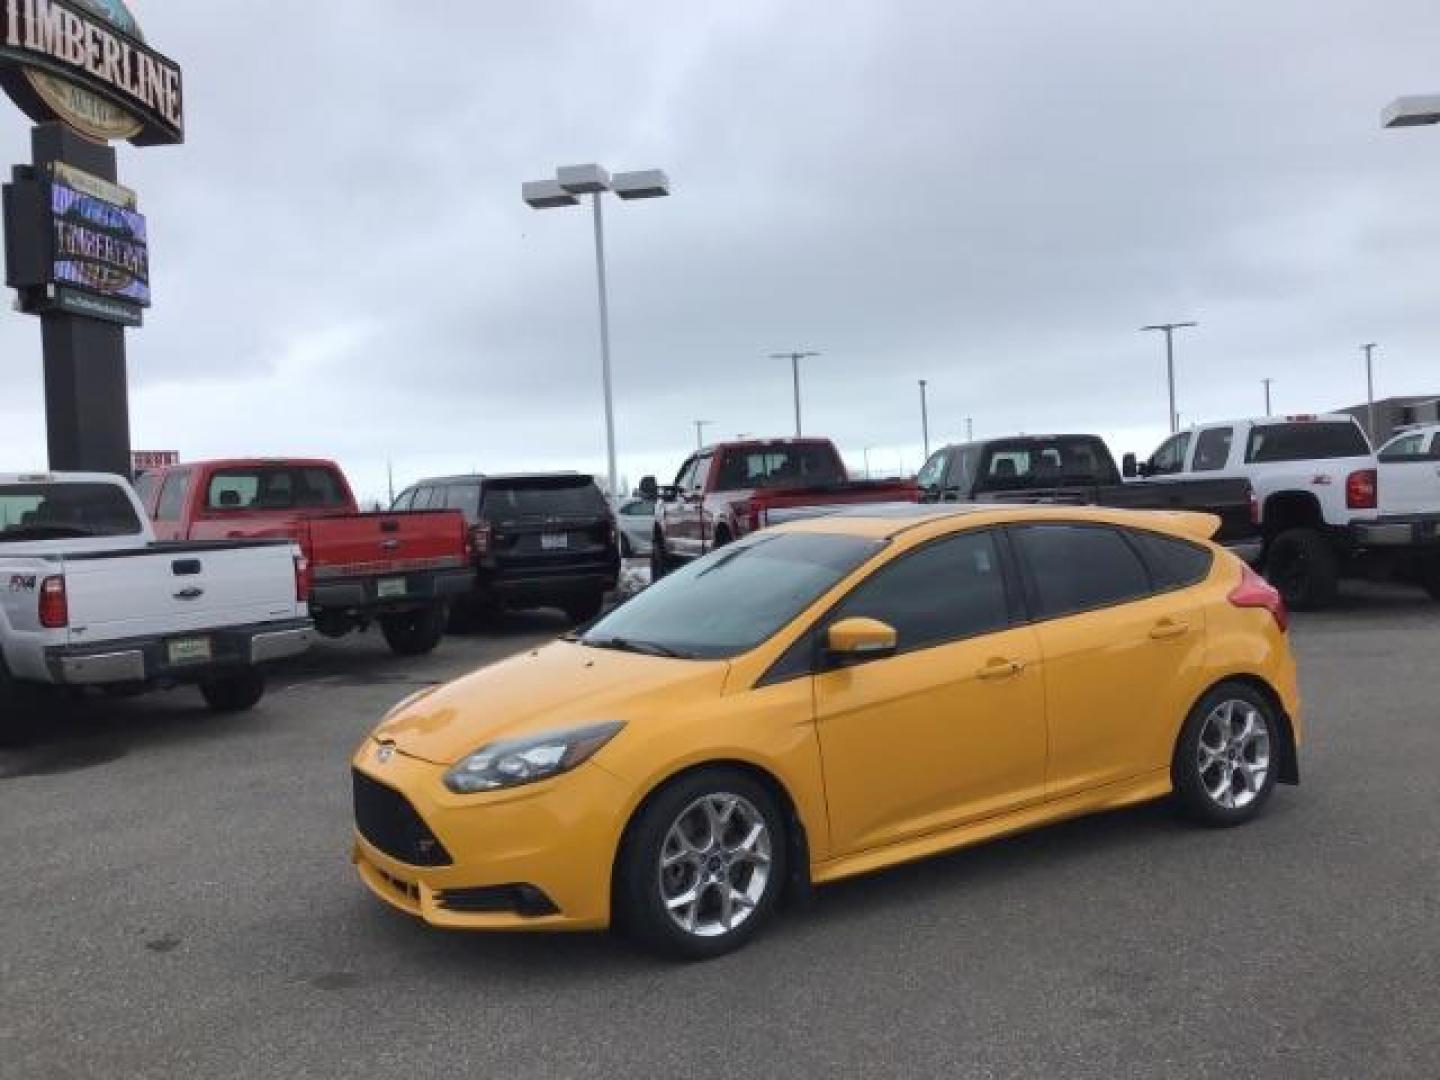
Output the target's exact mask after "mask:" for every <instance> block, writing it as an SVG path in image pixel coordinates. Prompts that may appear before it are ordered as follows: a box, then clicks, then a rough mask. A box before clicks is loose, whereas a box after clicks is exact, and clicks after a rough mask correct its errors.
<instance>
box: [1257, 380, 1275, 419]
mask: <svg viewBox="0 0 1440 1080" xmlns="http://www.w3.org/2000/svg"><path fill="white" fill-rule="evenodd" d="M1260 381H1261V382H1262V383H1264V384H1265V415H1266V416H1274V415H1275V414H1274V413H1273V412H1271V411H1270V384H1271V383H1272V382H1274V381H1275V380H1274V379H1261V380H1260Z"/></svg>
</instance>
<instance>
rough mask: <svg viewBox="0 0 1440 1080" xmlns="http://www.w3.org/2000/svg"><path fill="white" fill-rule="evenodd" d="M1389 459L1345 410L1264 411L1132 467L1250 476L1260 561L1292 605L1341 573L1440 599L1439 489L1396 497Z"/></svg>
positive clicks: (1180, 475) (1147, 472) (1329, 597)
mask: <svg viewBox="0 0 1440 1080" xmlns="http://www.w3.org/2000/svg"><path fill="white" fill-rule="evenodd" d="M1392 445H1393V444H1392ZM1432 445H1433V444H1432ZM1387 450H1388V447H1387ZM1387 456H1390V455H1387V454H1385V453H1382V454H1381V456H1380V458H1379V459H1378V460H1377V458H1376V456H1375V454H1374V453H1373V451H1372V450H1371V449H1370V441H1369V440H1368V439H1367V438H1366V437H1365V431H1364V429H1363V428H1361V427H1360V425H1359V423H1358V422H1357V421H1356V420H1355V418H1354V417H1352V416H1349V415H1346V414H1343V413H1336V414H1331V415H1318V416H1286V417H1264V418H1260V419H1252V420H1228V421H1223V422H1221V423H1214V424H1203V425H1200V426H1197V427H1194V428H1192V429H1190V430H1189V431H1183V432H1181V433H1180V434H1178V435H1173V436H1171V437H1170V438H1169V439H1167V440H1166V441H1165V442H1164V443H1162V444H1161V445H1160V447H1159V449H1157V450H1156V451H1155V453H1154V454H1153V455H1152V456H1151V457H1150V459H1149V461H1147V462H1145V463H1144V464H1141V465H1140V466H1139V467H1138V469H1136V470H1135V471H1136V472H1138V473H1139V474H1140V475H1142V476H1146V477H1149V478H1151V479H1154V480H1168V479H1176V480H1180V479H1193V478H1195V477H1200V476H1211V477H1235V476H1240V477H1245V478H1246V479H1248V480H1249V481H1250V484H1251V487H1252V488H1253V490H1254V492H1255V499H1256V502H1257V506H1256V509H1257V512H1258V514H1259V521H1260V526H1261V530H1262V532H1263V534H1264V543H1265V547H1264V554H1263V556H1262V560H1263V562H1262V565H1263V566H1264V569H1265V573H1266V576H1267V577H1269V578H1270V580H1271V582H1273V583H1274V585H1275V586H1276V588H1278V589H1279V590H1280V592H1281V594H1282V595H1283V596H1284V597H1285V602H1286V603H1287V604H1289V605H1290V606H1291V607H1293V608H1296V609H1300V610H1304V609H1314V608H1321V607H1324V606H1326V605H1327V604H1329V603H1330V602H1331V601H1333V600H1334V599H1335V594H1336V591H1337V589H1338V587H1339V582H1340V579H1341V577H1342V576H1343V575H1346V574H1351V575H1363V576H1367V577H1378V576H1382V575H1394V576H1400V577H1404V578H1408V579H1414V580H1418V581H1420V582H1421V583H1422V584H1424V585H1425V587H1426V588H1427V589H1429V590H1430V593H1431V595H1432V596H1435V597H1436V598H1437V599H1440V487H1437V488H1436V489H1433V490H1432V493H1431V494H1430V495H1429V496H1425V497H1411V496H1405V497H1403V498H1402V496H1401V495H1400V491H1401V486H1402V485H1401V477H1400V476H1399V475H1398V474H1396V473H1393V472H1392V469H1394V468H1395V467H1396V462H1394V461H1393V460H1387ZM1436 463H1437V464H1440V459H1437V462H1436ZM1432 468H1433V465H1432ZM1127 471H1128V470H1127Z"/></svg>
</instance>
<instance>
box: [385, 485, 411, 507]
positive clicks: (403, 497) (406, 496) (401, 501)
mask: <svg viewBox="0 0 1440 1080" xmlns="http://www.w3.org/2000/svg"><path fill="white" fill-rule="evenodd" d="M414 503H415V489H414V488H406V489H405V490H404V491H402V492H401V493H400V496H399V498H397V499H396V500H395V501H394V502H393V503H392V504H391V505H390V509H391V510H409V509H410V507H411V506H413V505H414Z"/></svg>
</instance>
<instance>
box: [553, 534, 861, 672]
mask: <svg viewBox="0 0 1440 1080" xmlns="http://www.w3.org/2000/svg"><path fill="white" fill-rule="evenodd" d="M881 546H882V542H881V541H877V540H867V539H864V538H862V537H856V536H840V535H835V534H830V533H801V532H797V533H784V532H782V533H761V534H759V535H757V536H754V537H752V538H750V539H747V540H743V541H741V542H739V543H737V544H732V545H730V546H729V547H724V548H721V549H720V550H718V551H714V552H711V553H710V554H709V555H707V556H706V557H705V558H703V559H700V560H698V561H696V562H694V563H691V564H690V565H689V566H686V567H685V568H684V569H682V570H678V571H676V572H675V573H674V574H671V575H670V576H669V577H665V578H662V579H661V580H660V581H658V582H656V583H655V584H654V585H652V586H650V588H648V589H646V590H645V591H644V592H642V593H640V594H639V595H638V596H636V597H635V598H634V599H632V600H630V601H629V602H628V603H626V604H624V605H622V606H621V607H619V608H616V609H615V610H614V611H612V612H611V613H610V614H609V615H606V616H605V617H604V618H602V619H601V620H600V621H599V622H597V623H595V624H594V625H593V626H591V627H590V628H589V629H588V630H586V632H585V633H584V634H583V635H582V636H581V637H580V639H579V640H580V641H581V642H582V643H583V644H586V645H591V646H594V647H596V648H628V649H631V650H632V651H636V652H649V653H656V654H659V655H677V656H683V657H686V658H690V659H706V660H709V659H724V658H726V657H731V656H738V655H739V654H740V653H743V652H747V651H748V650H750V649H753V648H755V647H756V646H757V645H759V644H761V643H762V642H763V641H765V640H767V639H768V638H770V637H771V636H772V635H773V634H774V633H775V632H776V631H778V630H779V629H780V628H781V627H783V626H785V625H786V624H787V623H789V622H790V621H791V620H792V619H794V618H795V617H796V616H797V615H799V614H800V613H801V612H802V611H804V610H805V609H806V608H807V607H809V606H810V605H811V604H813V603H814V602H815V601H816V600H817V599H819V598H820V596H821V595H823V594H824V593H825V592H826V591H827V590H828V589H830V588H831V587H833V586H834V585H835V583H836V582H838V581H840V579H841V578H843V577H844V576H845V575H846V574H848V573H850V571H852V570H854V569H855V568H856V567H857V566H859V565H860V564H861V563H862V562H864V561H865V560H866V559H868V558H869V557H870V556H871V555H873V554H874V553H875V552H876V551H878V550H879V549H880V547H881Z"/></svg>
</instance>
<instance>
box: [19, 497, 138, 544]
mask: <svg viewBox="0 0 1440 1080" xmlns="http://www.w3.org/2000/svg"><path fill="white" fill-rule="evenodd" d="M140 531H141V530H140V519H139V518H138V517H137V516H136V514H135V508H134V506H132V505H131V503H130V500H129V498H128V497H127V496H126V494H125V492H124V491H123V490H122V489H121V488H119V487H117V486H116V485H115V484H43V483H38V484H5V485H3V486H0V543H22V542H24V541H26V540H46V539H64V538H66V537H73V538H76V539H80V538H84V537H91V536H134V535H136V534H137V533H139V532H140Z"/></svg>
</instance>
